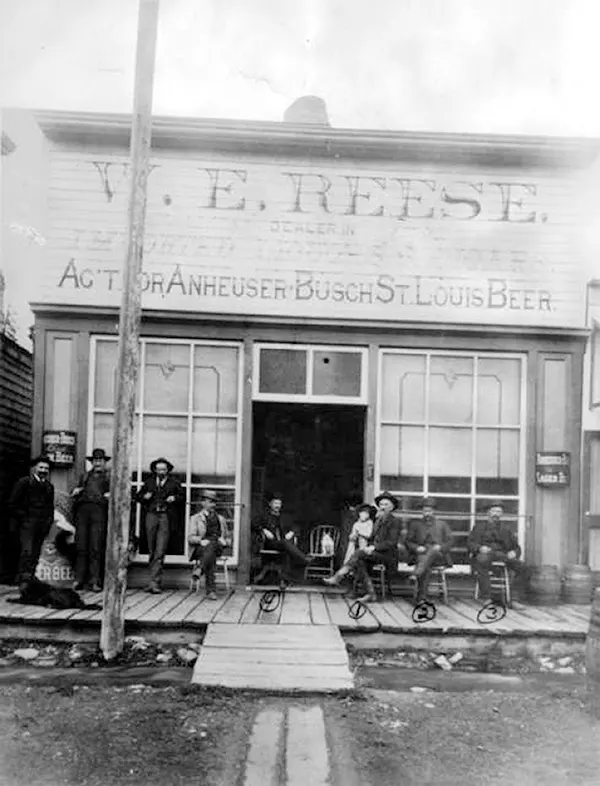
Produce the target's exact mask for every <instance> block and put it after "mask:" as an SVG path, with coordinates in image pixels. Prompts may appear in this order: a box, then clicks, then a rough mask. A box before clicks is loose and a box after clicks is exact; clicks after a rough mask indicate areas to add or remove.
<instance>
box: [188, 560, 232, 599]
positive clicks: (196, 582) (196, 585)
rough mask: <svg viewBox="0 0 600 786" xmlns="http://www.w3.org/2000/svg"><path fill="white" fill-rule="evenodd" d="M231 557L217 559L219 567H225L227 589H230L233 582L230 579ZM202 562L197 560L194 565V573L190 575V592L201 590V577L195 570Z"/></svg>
mask: <svg viewBox="0 0 600 786" xmlns="http://www.w3.org/2000/svg"><path fill="white" fill-rule="evenodd" d="M229 559H230V558H229V557H219V558H218V559H217V565H216V567H217V568H222V569H223V582H224V584H225V589H227V590H228V591H229V589H230V587H231V584H230V581H229V565H228V560H229ZM201 564H202V563H201V562H200V561H199V560H195V561H194V562H193V563H192V565H193V566H194V568H193V571H192V575H191V576H190V592H199V591H200V585H201V583H202V582H201V578H200V577H199V576H194V571H195V570H197V569H198V568H199V567H200V566H201Z"/></svg>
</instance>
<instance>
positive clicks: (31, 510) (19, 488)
mask: <svg viewBox="0 0 600 786" xmlns="http://www.w3.org/2000/svg"><path fill="white" fill-rule="evenodd" d="M8 506H9V511H10V518H11V526H12V527H13V528H14V529H21V528H22V527H25V526H30V527H35V528H36V529H37V528H42V529H43V528H47V529H48V530H50V527H51V526H52V522H53V521H54V486H53V485H52V483H50V481H48V480H44V481H39V480H37V479H36V478H35V477H34V476H33V474H31V475H27V477H24V478H21V479H20V480H18V481H17V482H16V484H15V487H14V489H13V492H12V494H11V496H10V500H9V503H8Z"/></svg>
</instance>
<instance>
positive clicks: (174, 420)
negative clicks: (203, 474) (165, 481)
mask: <svg viewBox="0 0 600 786" xmlns="http://www.w3.org/2000/svg"><path fill="white" fill-rule="evenodd" d="M143 428H144V433H143V435H142V470H143V471H144V472H147V471H148V470H149V466H150V462H151V461H154V459H155V458H159V456H164V457H165V458H167V459H168V460H169V461H170V462H171V464H173V465H174V467H175V469H174V474H176V476H177V478H178V479H180V478H181V476H182V475H185V468H186V465H187V428H188V425H187V417H169V416H166V415H146V416H145V417H144V426H143Z"/></svg>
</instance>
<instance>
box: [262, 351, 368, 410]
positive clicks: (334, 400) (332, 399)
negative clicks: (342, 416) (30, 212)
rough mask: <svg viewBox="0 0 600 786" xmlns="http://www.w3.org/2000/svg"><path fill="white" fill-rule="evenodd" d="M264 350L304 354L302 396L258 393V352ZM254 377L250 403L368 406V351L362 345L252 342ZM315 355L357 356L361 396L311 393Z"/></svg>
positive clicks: (299, 394)
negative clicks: (251, 401)
mask: <svg viewBox="0 0 600 786" xmlns="http://www.w3.org/2000/svg"><path fill="white" fill-rule="evenodd" d="M263 349H292V350H296V351H300V352H305V353H306V359H307V368H306V392H305V393H263V392H261V390H260V353H261V350H263ZM252 352H253V367H254V374H253V379H252V400H253V401H277V402H283V403H285V402H289V403H303V404H346V405H349V406H353V405H354V406H365V405H366V404H367V403H368V400H367V399H368V390H369V378H368V375H369V350H368V348H367V347H365V346H355V347H353V346H348V345H341V346H340V345H337V344H305V343H302V344H293V343H281V342H275V341H255V342H254V345H253V348H252ZM315 352H332V353H333V352H337V353H347V354H353V355H360V358H361V364H360V393H359V395H358V396H329V395H323V394H318V395H317V394H314V393H312V392H311V391H312V385H313V376H314V370H313V360H314V354H315Z"/></svg>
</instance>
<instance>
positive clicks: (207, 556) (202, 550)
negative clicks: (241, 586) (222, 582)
mask: <svg viewBox="0 0 600 786" xmlns="http://www.w3.org/2000/svg"><path fill="white" fill-rule="evenodd" d="M222 553H223V547H222V546H221V544H220V543H219V542H218V541H216V540H214V541H210V543H209V544H208V546H196V548H195V549H194V555H193V556H194V559H196V560H198V562H199V563H200V565H201V567H202V572H203V573H204V580H205V582H206V591H207V592H214V591H215V589H216V587H217V582H216V579H215V571H216V566H217V560H218V558H219V557H220V556H221V554H222Z"/></svg>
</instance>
